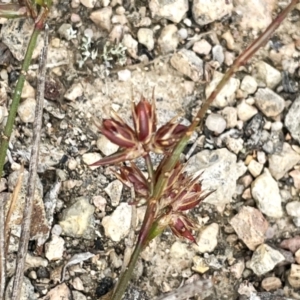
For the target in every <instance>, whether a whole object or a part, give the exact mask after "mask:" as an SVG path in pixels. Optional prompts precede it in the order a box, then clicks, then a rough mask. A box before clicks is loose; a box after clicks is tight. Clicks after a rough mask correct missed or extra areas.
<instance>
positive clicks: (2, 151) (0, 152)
mask: <svg viewBox="0 0 300 300" xmlns="http://www.w3.org/2000/svg"><path fill="white" fill-rule="evenodd" d="M40 32H41V30H40V29H38V28H35V29H34V31H33V33H32V35H31V38H30V41H29V44H28V48H27V52H26V55H25V58H24V61H23V65H22V69H21V72H20V76H19V80H18V82H17V85H16V88H15V91H14V94H13V97H12V103H11V106H10V110H9V115H8V118H7V123H6V125H5V128H4V131H3V133H2V136H1V145H0V177H2V172H3V167H4V162H5V157H6V151H7V148H8V142H9V139H10V136H11V133H12V129H13V126H14V122H15V118H16V114H17V110H18V106H19V103H20V99H21V94H22V90H23V86H24V82H25V77H26V73H27V71H28V68H29V65H30V62H31V58H32V54H33V51H34V48H35V45H36V41H37V38H38V35H39V34H40Z"/></svg>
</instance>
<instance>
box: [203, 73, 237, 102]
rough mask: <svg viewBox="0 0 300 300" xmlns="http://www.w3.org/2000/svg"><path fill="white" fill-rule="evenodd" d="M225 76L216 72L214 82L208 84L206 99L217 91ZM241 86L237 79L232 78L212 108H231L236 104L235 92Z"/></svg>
mask: <svg viewBox="0 0 300 300" xmlns="http://www.w3.org/2000/svg"><path fill="white" fill-rule="evenodd" d="M223 76H224V74H222V73H219V72H217V71H215V72H214V76H213V80H212V81H211V82H209V83H208V85H207V87H206V89H205V95H206V98H208V97H209V96H210V94H211V93H212V92H213V91H214V90H215V88H216V86H217V85H218V83H219V82H220V81H221V79H222V78H223ZM239 85H240V81H239V80H238V79H236V78H230V79H229V81H228V82H227V84H226V85H225V86H224V88H223V89H222V90H221V92H220V93H219V94H218V96H217V97H216V99H215V100H214V101H213V103H212V106H214V107H218V108H223V107H225V106H231V105H233V104H234V102H235V92H236V91H237V89H238V87H239Z"/></svg>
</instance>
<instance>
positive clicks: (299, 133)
mask: <svg viewBox="0 0 300 300" xmlns="http://www.w3.org/2000/svg"><path fill="white" fill-rule="evenodd" d="M299 120H300V97H298V98H297V99H296V100H295V101H294V102H293V103H292V105H291V107H290V108H289V111H288V113H287V114H286V117H285V121H284V123H285V126H286V127H287V129H288V130H289V132H290V133H291V135H292V137H293V138H294V139H295V140H296V141H297V142H298V143H300V123H299Z"/></svg>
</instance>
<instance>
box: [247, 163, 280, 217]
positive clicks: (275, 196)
mask: <svg viewBox="0 0 300 300" xmlns="http://www.w3.org/2000/svg"><path fill="white" fill-rule="evenodd" d="M251 193H252V196H253V198H254V200H255V201H256V203H257V206H258V208H259V210H260V211H261V212H262V213H263V214H265V215H267V216H269V217H273V218H280V217H282V213H283V212H282V207H281V196H280V193H279V188H278V184H277V182H276V181H275V180H274V178H273V177H272V176H271V174H270V172H269V170H268V169H267V168H265V170H264V173H263V174H262V175H260V176H258V177H257V178H256V179H255V180H254V181H253V182H252V184H251Z"/></svg>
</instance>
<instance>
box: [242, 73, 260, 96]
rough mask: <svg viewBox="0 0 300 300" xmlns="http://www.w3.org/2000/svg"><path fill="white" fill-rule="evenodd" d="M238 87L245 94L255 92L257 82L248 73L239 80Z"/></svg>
mask: <svg viewBox="0 0 300 300" xmlns="http://www.w3.org/2000/svg"><path fill="white" fill-rule="evenodd" d="M240 89H241V90H242V91H243V92H245V93H246V95H248V94H253V93H255V92H256V90H257V82H256V80H255V78H254V77H252V76H250V75H246V76H245V77H244V78H243V80H242V82H241V86H240Z"/></svg>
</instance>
